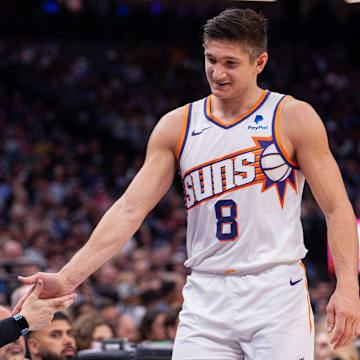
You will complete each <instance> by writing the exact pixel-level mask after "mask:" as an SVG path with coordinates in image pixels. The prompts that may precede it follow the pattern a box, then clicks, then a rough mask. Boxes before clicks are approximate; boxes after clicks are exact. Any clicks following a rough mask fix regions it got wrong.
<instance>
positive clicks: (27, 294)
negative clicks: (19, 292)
mask: <svg viewBox="0 0 360 360" xmlns="http://www.w3.org/2000/svg"><path fill="white" fill-rule="evenodd" d="M33 288H34V287H33V286H32V287H31V288H30V289H29V290H28V291H27V292H26V293H25V294H24V295H23V296H22V297H21V298H20V300H19V301H18V303H17V304H16V305H15V307H14V309H13V310H12V314H13V315H15V314H17V313H19V312H20V311H21V308H22V306H23V305H24V302H25V300H26V299H27V298H28V297H29V296H30V295H31V293H32V291H33Z"/></svg>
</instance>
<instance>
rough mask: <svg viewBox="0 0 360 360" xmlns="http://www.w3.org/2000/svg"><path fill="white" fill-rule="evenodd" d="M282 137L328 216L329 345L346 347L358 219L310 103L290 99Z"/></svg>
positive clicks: (356, 311)
mask: <svg viewBox="0 0 360 360" xmlns="http://www.w3.org/2000/svg"><path fill="white" fill-rule="evenodd" d="M279 130H280V137H281V139H284V140H285V144H283V145H284V146H285V148H286V149H288V151H289V156H292V157H293V159H294V160H295V161H296V162H297V163H298V164H299V166H300V169H301V171H302V172H303V174H304V175H305V178H306V180H307V182H308V184H309V186H310V188H311V191H312V193H313V195H314V197H315V199H316V201H317V203H318V204H319V206H320V208H321V210H322V211H323V213H324V215H325V218H326V225H327V232H328V242H329V246H330V250H331V253H332V255H333V258H334V265H335V273H336V278H337V285H336V290H335V292H334V294H333V295H332V297H331V299H330V301H329V304H328V306H327V314H328V327H329V332H331V331H332V330H333V329H334V328H335V332H334V335H333V337H332V340H331V343H332V344H333V345H334V347H335V348H338V347H340V346H343V345H346V344H347V343H348V342H349V341H350V340H351V339H352V338H354V337H355V336H356V335H357V334H358V330H359V324H360V301H359V285H358V254H359V250H358V238H357V228H356V219H355V215H354V211H353V208H352V206H351V203H350V201H349V198H348V196H347V193H346V190H345V186H344V183H343V180H342V177H341V173H340V170H339V167H338V165H337V163H336V161H335V159H334V157H333V156H332V154H331V151H330V149H329V144H328V139H327V134H326V130H325V127H324V124H323V122H322V121H321V119H320V117H319V116H318V114H317V113H316V112H315V110H314V109H313V108H312V107H311V106H310V105H309V104H307V103H305V102H302V101H298V100H295V99H289V100H287V101H286V102H285V103H284V106H283V109H282V112H281V115H280V129H279Z"/></svg>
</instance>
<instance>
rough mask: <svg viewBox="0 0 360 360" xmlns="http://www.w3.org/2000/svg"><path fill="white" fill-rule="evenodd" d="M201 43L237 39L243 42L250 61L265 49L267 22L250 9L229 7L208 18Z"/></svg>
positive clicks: (266, 44)
mask: <svg viewBox="0 0 360 360" xmlns="http://www.w3.org/2000/svg"><path fill="white" fill-rule="evenodd" d="M203 29H204V33H203V44H204V46H205V47H206V44H207V42H208V40H210V39H214V40H230V41H239V42H242V43H243V44H244V48H245V51H246V52H247V53H248V54H249V55H250V61H251V62H254V61H255V59H256V58H257V57H258V56H260V55H261V54H262V53H263V52H266V51H267V46H268V38H267V30H268V22H267V19H265V17H264V16H263V15H262V14H261V13H259V14H258V13H257V12H256V11H255V10H252V9H240V8H231V9H227V10H225V11H223V12H221V13H220V14H219V15H217V16H215V17H213V18H212V19H209V20H208V21H207V22H206V24H205V25H204V27H203Z"/></svg>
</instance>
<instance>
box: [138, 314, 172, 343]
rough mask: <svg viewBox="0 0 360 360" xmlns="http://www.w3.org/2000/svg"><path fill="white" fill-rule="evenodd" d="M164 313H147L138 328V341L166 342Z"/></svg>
mask: <svg viewBox="0 0 360 360" xmlns="http://www.w3.org/2000/svg"><path fill="white" fill-rule="evenodd" d="M164 320H165V313H164V312H163V311H161V310H157V309H154V310H150V311H148V312H147V313H146V314H145V316H144V318H143V320H142V322H141V324H140V327H139V335H140V339H139V340H140V341H145V340H150V341H164V340H166V333H165V325H164Z"/></svg>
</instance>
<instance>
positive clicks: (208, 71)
mask: <svg viewBox="0 0 360 360" xmlns="http://www.w3.org/2000/svg"><path fill="white" fill-rule="evenodd" d="M213 72H214V67H213V66H211V65H206V66H205V73H206V76H207V77H208V78H211V75H212V73H213Z"/></svg>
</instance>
